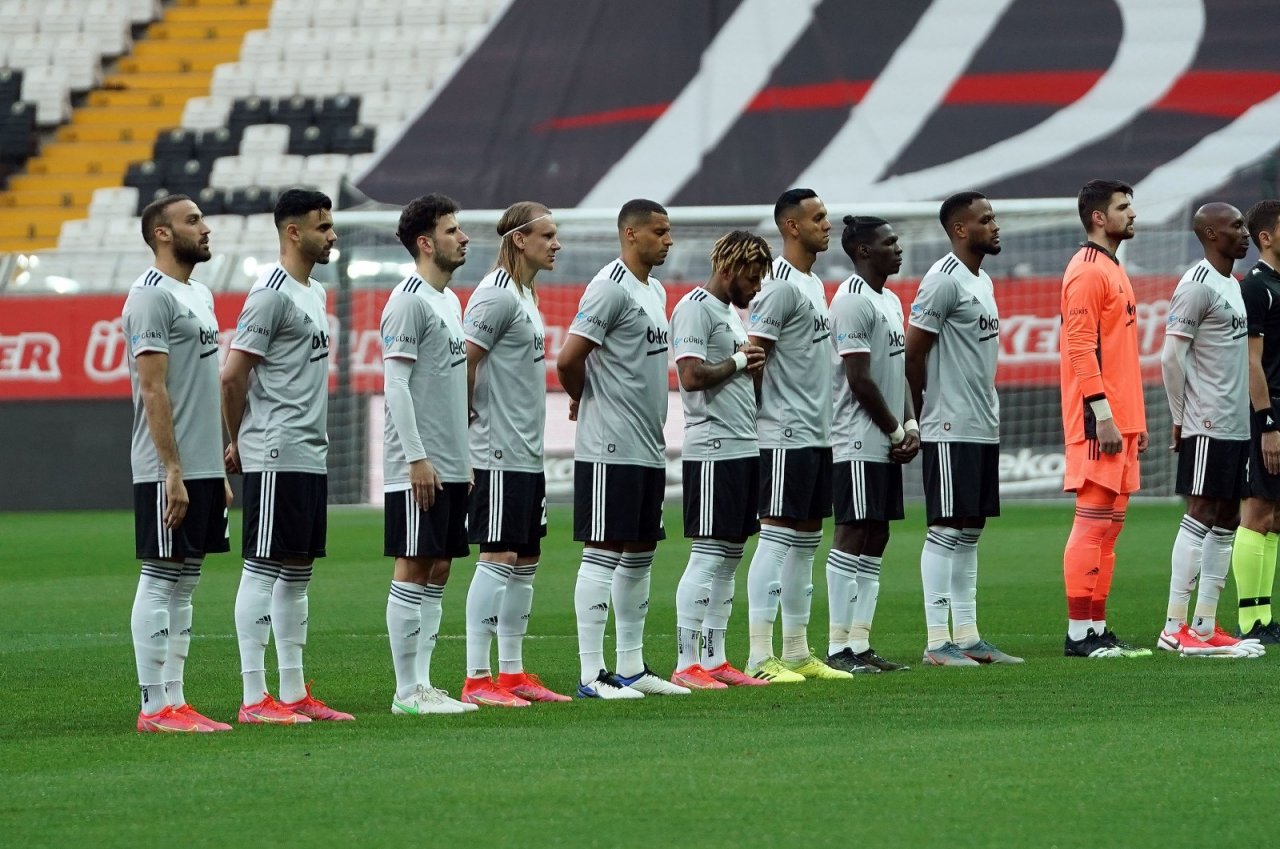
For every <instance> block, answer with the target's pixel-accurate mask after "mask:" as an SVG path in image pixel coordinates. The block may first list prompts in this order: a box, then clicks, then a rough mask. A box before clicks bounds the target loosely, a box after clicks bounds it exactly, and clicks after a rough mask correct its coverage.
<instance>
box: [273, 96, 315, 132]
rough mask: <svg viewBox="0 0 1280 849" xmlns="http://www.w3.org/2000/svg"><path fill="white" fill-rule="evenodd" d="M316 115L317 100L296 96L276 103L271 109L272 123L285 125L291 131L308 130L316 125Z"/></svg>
mask: <svg viewBox="0 0 1280 849" xmlns="http://www.w3.org/2000/svg"><path fill="white" fill-rule="evenodd" d="M315 115H316V102H315V100H314V99H313V98H310V97H306V96H305V95H301V94H295V95H294V96H293V97H286V98H282V99H280V100H277V101H276V102H275V104H274V105H273V106H272V109H271V123H273V124H284V125H286V126H288V127H289V129H290V130H299V129H306V128H307V127H310V126H311V125H312V124H314V123H315Z"/></svg>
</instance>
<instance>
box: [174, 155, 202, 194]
mask: <svg viewBox="0 0 1280 849" xmlns="http://www.w3.org/2000/svg"><path fill="white" fill-rule="evenodd" d="M210 170H211V169H210V167H209V166H208V165H207V164H205V163H204V162H201V161H200V160H199V159H188V160H187V161H186V162H183V163H181V164H178V165H176V166H173V167H171V168H170V169H168V170H167V171H166V172H165V177H164V187H165V188H166V189H168V190H169V192H170V193H172V194H176V195H188V196H189V197H195V196H196V195H198V194H200V190H201V189H203V188H205V187H206V186H208V185H209V172H210Z"/></svg>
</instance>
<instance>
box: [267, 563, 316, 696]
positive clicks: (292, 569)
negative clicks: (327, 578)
mask: <svg viewBox="0 0 1280 849" xmlns="http://www.w3.org/2000/svg"><path fill="white" fill-rule="evenodd" d="M310 584H311V567H310V566H281V567H280V577H279V578H277V579H276V585H275V587H274V588H273V589H272V591H271V629H272V631H273V632H274V633H275V637H276V662H277V664H278V665H279V667H280V701H281V702H283V703H286V704H288V703H292V702H296V701H298V700H299V699H305V698H306V697H307V683H306V677H305V676H304V675H303V672H302V649H303V647H304V646H306V644H307V616H308V610H309V608H310V602H309V600H308V599H307V587H308V586H310Z"/></svg>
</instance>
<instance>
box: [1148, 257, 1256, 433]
mask: <svg viewBox="0 0 1280 849" xmlns="http://www.w3.org/2000/svg"><path fill="white" fill-rule="evenodd" d="M1165 332H1166V333H1168V334H1169V335H1171V336H1182V337H1185V338H1187V339H1190V340H1191V351H1190V353H1189V354H1188V355H1187V388H1186V395H1185V404H1184V406H1183V409H1182V422H1181V424H1182V435H1183V436H1211V437H1213V438H1214V439H1248V438H1249V340H1248V338H1247V337H1248V333H1249V331H1248V318H1247V316H1246V314H1245V307H1244V297H1243V296H1242V295H1241V294H1240V284H1239V283H1238V282H1237V281H1236V279H1235V278H1234V277H1230V276H1227V277H1224V276H1222V275H1221V274H1219V273H1218V272H1217V269H1215V268H1214V267H1213V266H1212V265H1210V264H1209V263H1208V262H1207V261H1205V260H1201V261H1200V262H1198V263H1196V264H1195V265H1193V266H1191V268H1190V269H1188V270H1187V273H1186V274H1184V275H1182V279H1181V280H1179V281H1178V286H1177V288H1176V289H1174V290H1173V297H1172V298H1171V299H1170V301H1169V318H1168V324H1167V325H1166V327H1165ZM1174 424H1178V422H1174Z"/></svg>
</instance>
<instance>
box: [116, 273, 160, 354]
mask: <svg viewBox="0 0 1280 849" xmlns="http://www.w3.org/2000/svg"><path fill="white" fill-rule="evenodd" d="M121 324H122V325H123V327H124V333H125V336H126V337H127V338H128V340H129V352H130V353H131V354H133V356H135V357H136V356H138V355H139V354H145V353H149V352H154V353H161V354H167V353H169V332H170V329H171V328H172V327H173V300H172V298H171V297H170V296H169V295H168V294H166V293H165V292H164V290H163V289H161V288H160V287H159V286H140V287H138V288H136V289H134V290H133V291H132V292H130V293H129V298H128V300H126V301H125V306H124V315H123V316H122V320H121Z"/></svg>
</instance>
